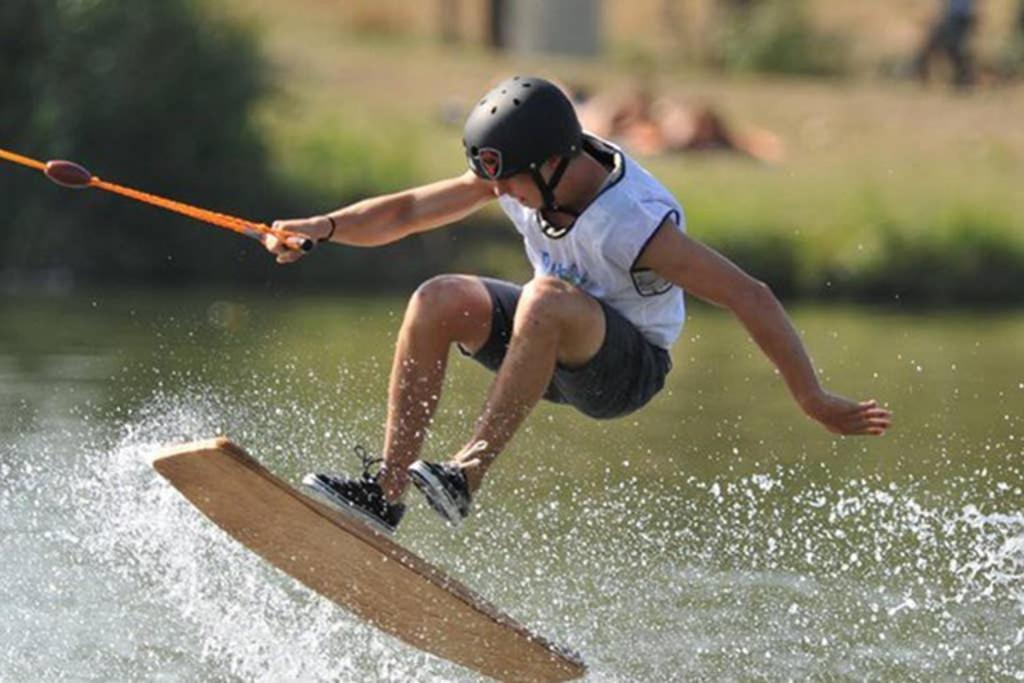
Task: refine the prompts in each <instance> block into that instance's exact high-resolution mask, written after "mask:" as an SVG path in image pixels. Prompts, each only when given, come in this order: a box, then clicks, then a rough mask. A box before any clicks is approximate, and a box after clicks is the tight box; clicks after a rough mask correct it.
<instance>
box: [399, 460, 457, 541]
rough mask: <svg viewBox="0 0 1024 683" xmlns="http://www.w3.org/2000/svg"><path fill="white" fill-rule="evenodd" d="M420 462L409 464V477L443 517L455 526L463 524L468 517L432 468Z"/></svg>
mask: <svg viewBox="0 0 1024 683" xmlns="http://www.w3.org/2000/svg"><path fill="white" fill-rule="evenodd" d="M419 464H420V463H419V462H414V463H413V464H412V465H410V466H409V470H408V471H409V477H410V478H411V479H412V483H413V484H415V485H416V488H418V489H419V490H420V493H422V494H423V497H424V498H426V499H427V503H428V504H429V505H430V507H431V508H433V509H434V512H436V513H437V514H438V515H440V517H441V519H443V520H444V521H446V522H447V523H448V524H450V525H451V526H453V527H457V526H459V525H460V524H462V521H463V520H464V519H465V518H466V517H465V515H463V514H462V512H461V511H460V510H459V506H458V503H456V502H455V501H454V500H453V499H452V497H451V496H449V495H448V493H447V491H445V488H444V484H443V483H442V482H441V480H440V479H438V478H437V477H436V476H434V473H433V472H431V471H430V468H429V467H422V466H418V465H419Z"/></svg>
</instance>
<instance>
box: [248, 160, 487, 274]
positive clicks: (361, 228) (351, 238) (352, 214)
mask: <svg viewBox="0 0 1024 683" xmlns="http://www.w3.org/2000/svg"><path fill="white" fill-rule="evenodd" d="M494 198H495V194H494V188H493V184H492V183H489V182H487V181H484V180H481V179H480V178H477V177H476V176H475V175H474V174H473V172H472V171H466V172H465V173H463V174H462V175H461V176H457V177H455V178H449V179H447V180H440V181H437V182H435V183H430V184H428V185H421V186H419V187H414V188H411V189H408V190H404V191H402V192H396V193H394V194H388V195H382V196H380V197H372V198H370V199H364V200H362V201H360V202H356V203H355V204H350V205H349V206H346V207H343V208H341V209H338V210H336V211H332V212H330V213H329V214H323V215H320V216H312V217H310V218H300V219H294V220H284V221H274V227H275V228H280V229H284V230H289V231H292V232H300V233H303V234H306V235H309V236H310V237H312V238H314V239H317V240H321V239H325V238H327V237H328V235H329V236H330V240H331V241H332V242H338V243H339V244H348V245H352V246H360V247H375V246H379V245H382V244H389V243H391V242H396V241H398V240H400V239H402V238H403V237H407V236H408V235H411V234H413V233H417V232H424V231H427V230H433V229H434V228H439V227H441V226H444V225H448V224H449V223H454V222H455V221H457V220H460V219H461V218H465V217H466V216H468V215H469V214H471V213H473V212H474V211H476V210H477V209H479V208H480V207H481V206H483V205H484V204H486V203H487V202H489V201H491V200H493V199H494ZM332 221H333V226H332ZM266 247H267V250H268V251H270V252H272V253H274V254H276V255H277V261H278V263H289V262H291V261H295V260H297V259H299V258H301V257H302V255H303V253H302V252H300V251H295V250H290V249H285V248H284V246H283V245H281V244H280V243H279V242H278V240H276V239H274V238H273V236H271V237H270V238H268V239H267V243H266Z"/></svg>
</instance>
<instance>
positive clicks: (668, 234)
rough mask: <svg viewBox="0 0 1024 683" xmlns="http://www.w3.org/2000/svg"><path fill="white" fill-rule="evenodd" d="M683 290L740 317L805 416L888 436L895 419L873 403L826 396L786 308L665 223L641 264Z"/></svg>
mask: <svg viewBox="0 0 1024 683" xmlns="http://www.w3.org/2000/svg"><path fill="white" fill-rule="evenodd" d="M637 267H639V268H650V269H651V270H653V271H655V272H656V273H658V274H659V275H661V276H662V277H663V278H665V279H667V280H669V281H670V282H672V283H674V284H676V285H679V286H680V287H682V288H683V289H684V290H685V291H687V292H688V293H690V294H693V295H695V296H698V297H700V298H701V299H704V300H705V301H709V302H711V303H713V304H716V305H718V306H722V307H724V308H728V309H729V310H730V311H732V312H733V314H734V315H735V316H736V317H737V318H739V320H740V322H742V323H743V325H744V327H746V328H747V331H748V332H750V336H751V337H753V339H754V341H755V342H757V344H758V346H760V347H761V350H762V351H764V353H765V355H767V356H768V358H770V359H771V361H772V362H773V363H774V364H775V366H776V367H777V368H778V369H779V372H780V373H781V374H782V377H783V378H784V379H785V381H786V385H787V386H788V387H789V391H790V393H791V394H792V395H793V398H794V399H795V400H796V402H797V403H799V404H800V407H801V408H803V410H804V412H805V413H807V414H808V415H809V416H810V417H812V418H814V419H815V420H817V421H819V422H821V423H822V424H823V425H824V426H825V427H826V428H827V429H829V430H830V431H832V432H835V433H837V434H873V435H881V434H884V433H885V431H886V429H888V428H889V425H890V420H891V414H890V412H889V411H888V410H886V409H884V408H882V407H880V406H879V405H878V403H877V402H876V401H874V400H870V401H852V400H850V399H847V398H844V397H842V396H838V395H836V394H832V393H830V392H828V391H826V390H825V389H824V388H823V387H822V386H821V384H820V383H819V382H818V377H817V374H816V373H815V371H814V367H813V366H812V365H811V359H810V358H809V357H808V355H807V351H806V350H805V349H804V345H803V342H801V340H800V336H799V335H798V334H797V332H796V330H795V329H794V328H793V325H792V323H791V322H790V321H789V316H787V315H786V312H785V310H783V308H782V304H780V303H779V300H778V299H777V298H776V297H775V295H774V294H773V293H772V291H771V289H769V288H768V286H767V285H765V284H764V283H763V282H760V281H758V280H756V279H754V278H752V277H751V276H750V275H748V274H747V273H745V272H744V271H743V270H742V269H740V268H739V267H737V266H736V265H735V264H734V263H732V262H731V261H729V260H728V259H727V258H725V257H724V256H722V255H721V254H719V253H718V252H716V251H715V250H713V249H711V248H709V247H707V246H705V245H704V244H701V243H700V242H698V241H697V240H694V239H692V238H690V237H688V236H687V235H685V234H684V233H683V232H682V231H680V230H679V229H678V228H677V227H676V226H675V225H674V224H673V223H672V221H671V219H666V220H665V222H664V223H663V224H662V225H661V227H660V228H659V229H658V231H657V233H656V234H655V236H654V237H653V238H652V239H651V241H650V242H649V243H648V245H647V247H646V248H645V249H644V252H643V253H642V254H641V256H640V259H639V261H638V262H637Z"/></svg>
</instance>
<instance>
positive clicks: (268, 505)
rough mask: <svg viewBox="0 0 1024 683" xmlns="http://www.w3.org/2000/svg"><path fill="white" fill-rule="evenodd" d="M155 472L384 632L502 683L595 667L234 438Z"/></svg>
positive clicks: (165, 459) (191, 446)
mask: <svg viewBox="0 0 1024 683" xmlns="http://www.w3.org/2000/svg"><path fill="white" fill-rule="evenodd" d="M153 467H154V468H156V470H157V472H159V473H160V474H161V475H163V476H164V477H165V478H166V479H167V480H168V481H169V482H170V483H171V484H172V485H173V486H174V487H175V488H177V489H178V490H179V491H180V492H181V493H182V494H183V495H184V496H185V498H187V499H188V500H189V501H190V502H191V503H192V504H193V505H194V506H196V507H197V508H198V509H199V510H200V511H202V512H203V514H205V515H206V516H207V517H209V518H210V519H211V520H213V522H215V523H216V524H217V525H218V526H220V527H221V528H222V529H223V530H224V531H226V532H227V533H228V534H230V535H231V536H232V537H234V538H235V539H236V540H238V541H239V542H240V543H242V544H243V545H245V546H246V547H247V548H249V549H250V550H252V551H253V552H255V553H257V554H258V555H260V556H261V557H263V559H265V560H266V561H267V562H269V563H270V564H272V565H274V566H275V567H277V568H278V569H280V570H281V571H283V572H285V573H287V574H288V575H290V576H292V577H294V578H295V579H297V580H298V581H300V582H302V583H303V584H305V585H306V586H308V587H309V588H311V589H313V590H314V591H316V592H317V593H320V594H321V595H323V596H325V597H327V598H329V599H331V600H333V601H334V602H336V603H338V604H339V605H341V606H343V607H345V608H346V609H348V610H351V611H352V612H354V613H355V614H356V615H358V616H359V617H361V618H362V619H365V620H366V621H368V622H370V623H371V624H373V625H374V626H376V627H377V628H379V629H380V630H382V631H384V632H386V633H389V634H391V635H393V636H395V637H396V638H399V639H400V640H402V641H404V642H406V643H408V644H410V645H412V646H414V647H417V648H419V649H421V650H424V651H426V652H430V653H431V654H434V655H437V656H438V657H442V658H444V659H447V660H450V661H452V662H455V663H456V664H460V665H462V666H464V667H467V668H469V669H472V670H474V671H477V672H479V673H481V674H484V675H486V676H490V677H492V678H495V679H498V680H502V681H536V682H543V681H567V680H572V679H575V678H578V677H580V676H582V675H583V674H584V673H585V671H586V668H585V666H584V664H583V662H582V660H581V659H580V658H579V657H578V656H577V655H575V654H574V653H571V652H568V651H567V650H564V649H562V648H559V647H557V646H555V645H553V644H552V643H550V642H548V641H547V640H545V639H543V638H541V637H539V636H537V635H534V634H532V633H530V631H529V630H527V629H526V628H525V627H524V626H522V625H521V624H519V623H517V622H516V621H515V620H513V619H512V618H511V617H509V616H507V615H505V614H503V613H502V612H501V611H500V610H498V609H497V608H496V607H494V606H493V605H491V604H489V603H488V602H486V601H485V600H483V599H482V598H480V597H479V596H478V595H476V594H475V593H473V592H472V591H471V590H470V589H469V588H467V587H466V586H464V585H463V584H461V583H459V582H458V581H455V580H454V579H452V578H450V577H448V576H446V575H445V574H444V573H443V572H442V571H441V570H440V569H438V568H436V567H434V566H433V565H431V564H429V563H428V562H426V561H425V560H422V559H420V558H419V557H417V556H416V555H414V554H412V553H410V552H409V551H408V550H405V549H404V548H402V547H401V546H400V545H398V544H397V543H395V542H394V541H392V540H391V539H390V538H388V537H387V536H385V535H384V534H382V533H379V532H377V531H376V530H374V529H371V528H370V527H368V526H366V525H365V524H363V523H361V522H358V521H355V520H351V519H349V518H347V517H345V516H344V515H342V514H340V513H338V512H336V511H335V510H333V509H331V508H329V507H327V506H325V505H322V504H320V503H318V502H317V501H315V500H313V499H311V498H307V497H306V496H304V495H302V494H300V493H299V492H297V491H296V490H294V489H293V488H292V487H291V486H289V485H288V484H286V483H285V482H284V481H282V480H281V479H279V478H277V477H276V476H274V475H273V474H272V473H270V472H269V471H268V470H267V469H266V468H264V467H263V466H262V465H260V464H259V463H258V462H257V461H256V460H255V459H253V458H252V457H251V456H249V454H247V453H246V452H245V451H244V450H242V448H240V447H239V446H237V445H235V444H234V443H233V442H231V441H230V440H228V439H226V438H223V437H222V438H217V439H210V440H207V441H198V442H193V443H187V444H183V445H180V446H175V447H172V448H168V449H165V450H163V451H161V452H160V453H158V454H156V456H155V458H154V460H153Z"/></svg>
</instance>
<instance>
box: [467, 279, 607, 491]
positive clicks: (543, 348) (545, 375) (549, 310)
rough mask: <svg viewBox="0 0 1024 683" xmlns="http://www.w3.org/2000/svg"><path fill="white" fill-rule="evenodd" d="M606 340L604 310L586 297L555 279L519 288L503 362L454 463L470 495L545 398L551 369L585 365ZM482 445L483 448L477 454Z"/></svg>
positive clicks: (537, 281) (552, 371)
mask: <svg viewBox="0 0 1024 683" xmlns="http://www.w3.org/2000/svg"><path fill="white" fill-rule="evenodd" d="M604 336H605V317H604V311H603V310H602V308H601V304H599V303H598V302H597V301H596V300H595V299H594V298H593V297H591V296H589V295H588V294H585V293H584V292H582V291H580V290H579V289H577V288H575V287H573V286H572V285H570V284H568V283H566V282H563V281H561V280H557V279H555V278H537V279H535V280H532V281H531V282H530V283H528V284H527V285H526V286H525V287H524V288H523V294H522V296H521V297H520V299H519V304H518V306H517V308H516V316H515V323H514V326H513V332H512V339H511V340H510V342H509V346H508V352H507V353H506V355H505V360H504V362H502V364H501V368H500V369H499V370H498V375H497V377H496V378H495V380H494V383H493V384H492V385H491V390H490V393H489V395H488V397H487V402H486V403H485V404H484V408H483V412H482V413H481V415H480V418H479V419H478V420H477V425H476V429H475V431H474V433H473V438H472V439H471V440H470V441H469V443H468V444H467V445H466V447H465V448H463V449H462V451H460V452H459V453H458V454H457V455H456V456H455V458H454V460H455V461H456V462H458V463H459V464H461V465H462V466H463V468H464V472H465V475H466V479H467V483H468V484H469V487H470V490H471V491H476V490H477V488H479V486H480V482H481V481H482V479H483V476H484V473H485V472H486V470H487V468H488V467H489V466H490V464H491V463H492V462H493V461H494V458H495V457H497V455H498V454H499V453H500V452H501V451H502V450H503V449H504V448H505V446H506V445H507V444H508V442H509V441H510V440H511V439H512V436H513V435H514V434H515V432H516V430H517V429H518V428H519V426H520V425H521V424H522V423H523V420H524V419H525V418H526V416H527V415H528V414H529V413H530V411H531V410H532V409H533V407H534V406H535V405H536V404H537V402H538V401H540V399H541V397H542V396H543V395H544V392H545V390H546V389H547V387H548V385H549V384H550V382H551V378H552V376H553V374H554V371H555V364H556V363H561V364H563V365H566V366H569V367H574V366H580V365H583V364H585V363H586V362H587V361H589V360H590V359H592V358H593V357H594V356H595V355H597V352H598V351H599V350H600V349H601V344H602V343H603V342H604ZM481 441H483V442H486V444H487V446H486V448H485V449H483V450H482V451H476V450H475V448H476V445H477V444H479V443H480V442H481Z"/></svg>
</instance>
